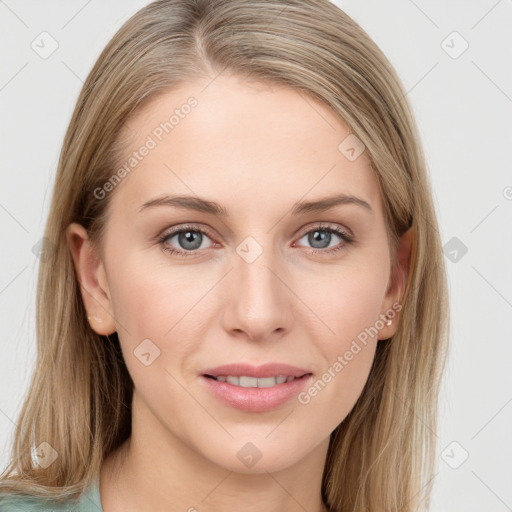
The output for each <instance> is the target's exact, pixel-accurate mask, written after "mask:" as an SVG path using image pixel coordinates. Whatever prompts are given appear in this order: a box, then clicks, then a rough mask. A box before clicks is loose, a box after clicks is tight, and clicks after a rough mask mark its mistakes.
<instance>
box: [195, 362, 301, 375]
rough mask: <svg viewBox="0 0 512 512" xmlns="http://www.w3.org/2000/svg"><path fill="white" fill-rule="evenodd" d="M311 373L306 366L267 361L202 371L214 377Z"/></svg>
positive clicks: (235, 364)
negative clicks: (254, 364)
mask: <svg viewBox="0 0 512 512" xmlns="http://www.w3.org/2000/svg"><path fill="white" fill-rule="evenodd" d="M309 373H311V372H310V371H309V370H306V369H304V368H298V367H296V366H290V365H289V364H283V363H266V364H263V365H261V366H253V365H251V364H247V363H234V364H225V365H222V366H217V367H215V368H209V369H207V370H204V371H203V372H202V374H203V375H211V376H212V377H218V376H219V375H226V376H230V375H231V376H235V377H240V376H242V375H245V376H247V377H277V376H278V375H285V376H286V377H302V376H303V375H306V374H309Z"/></svg>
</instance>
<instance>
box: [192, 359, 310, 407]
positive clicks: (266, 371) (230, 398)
mask: <svg viewBox="0 0 512 512" xmlns="http://www.w3.org/2000/svg"><path fill="white" fill-rule="evenodd" d="M208 375H211V376H215V377H217V376H219V375H226V376H227V375H233V376H240V375H246V376H248V377H274V376H277V375H286V376H288V377H290V376H293V377H295V379H294V380H292V381H291V382H284V383H283V384H277V385H275V386H272V387H269V388H244V387H241V386H235V385H233V384H229V383H228V382H220V381H217V380H215V379H212V378H211V377H208ZM312 379H313V375H312V373H311V372H308V370H306V369H301V368H297V367H295V366H290V365H286V364H279V363H269V364H265V365H263V366H258V367H255V366H252V365H248V364H245V363H239V364H230V365H224V366H218V367H216V368H212V369H209V370H205V372H204V374H202V375H200V380H201V382H203V383H204V385H205V386H206V387H207V389H208V390H209V391H210V392H211V393H212V394H213V395H214V396H215V397H217V398H218V399H219V400H221V401H222V402H223V403H224V404H226V405H228V406H230V407H233V408H235V409H240V410H242V411H247V412H263V411H269V410H272V409H275V408H277V407H279V406H281V405H283V404H284V403H286V402H287V401H288V400H290V399H291V398H293V397H295V396H297V395H298V394H299V393H300V392H301V390H302V389H303V388H304V387H305V386H306V385H308V384H309V383H310V382H311V381H312Z"/></svg>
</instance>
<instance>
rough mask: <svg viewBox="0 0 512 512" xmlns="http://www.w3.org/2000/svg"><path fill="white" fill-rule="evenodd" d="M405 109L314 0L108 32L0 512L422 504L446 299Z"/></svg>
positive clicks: (328, 9) (327, 8)
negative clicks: (33, 370)
mask: <svg viewBox="0 0 512 512" xmlns="http://www.w3.org/2000/svg"><path fill="white" fill-rule="evenodd" d="M405 94H406V93H405V91H404V90H403V87H402V85H401V83H400V81H399V79H398V77H397V75H396V73H395V72H394V70H393V68H392V67H391V65H390V64H389V62H388V60H387V59H386V58H385V56H384V55H383V54H382V52H381V51H380V50H379V48H378V47H377V46H376V45H375V43H373V42H372V40H371V39H370V38H369V36H368V35H367V34H366V33H365V32H364V31H363V30H362V29H361V28H360V27H359V26H358V25H357V24H356V23H355V22H354V21H353V20H352V19H350V18H349V17H348V16H347V15H346V14H345V13H344V12H343V11H341V10H340V9H339V8H337V7H336V6H335V5H333V4H331V3H329V2H326V1H323V0H309V1H303V0H292V1H286V2H282V1H277V0H262V1H260V0H258V1H257V2H254V1H248V0H229V1H226V0H214V1H211V0H208V1H207V0H195V1H192V0H189V1H184V0H180V1H169V0H165V1H163V0H160V1H157V2H154V3H152V4H149V5H148V6H146V7H144V8H143V9H141V10H140V11H139V12H137V13H136V14H135V15H134V16H133V17H132V18H131V19H130V20H128V21H127V22H126V23H125V24H124V26H123V27H122V28H121V29H120V30H119V31H118V33H117V34H116V35H115V36H114V38H113V39H112V41H111V42H110V43H109V44H108V45H107V47H106V48H105V50H104V51H103V52H102V54H101V55H100V57H99V59H98V61H97V62H96V64H95V66H94V68H93V70H92V71H91V73H90V75H89V77H88V78H87V80H86V82H85V84H84V87H83V90H82V92H81V94H80V97H79V99H78V102H77V106H76V108H75V111H74V114H73V117H72V119H71V122H70V126H69V128H68V131H67V134H66V137H65V140H64V145H63V149H62V153H61V157H60V161H59V166H58V170H57V176H56V181H55V188H54V194H53V199H52V204H51V209H50V212H49V217H48V220H47V226H46V231H45V240H46V243H47V247H46V249H47V250H48V251H49V258H48V259H47V262H46V263H42V264H41V267H40V275H39V287H38V311H37V332H38V361H37V368H36V371H35V373H34V376H33V381H32V383H31V387H30V390H29V394H28V397H27V400H26V402H25V404H24V407H23V409H22V411H21V414H20V418H19V421H18V428H17V430H16V432H15V434H16V437H15V442H14V447H13V453H12V458H11V461H10V464H9V466H8V468H7V469H6V471H5V472H4V475H3V476H2V479H1V480H0V491H1V492H0V505H1V506H2V507H3V508H2V510H18V509H23V510H28V509H29V507H34V508H33V509H34V510H44V509H45V508H44V507H47V508H48V509H55V507H56V506H57V504H58V505H59V506H61V507H62V510H71V509H73V507H76V506H77V505H78V507H79V508H78V509H79V510H103V511H105V512H115V511H117V510H134V511H138V510H190V511H192V510H213V511H215V510H234V509H238V508H240V507H241V506H243V507H244V509H249V510H259V511H261V510H265V511H268V512H271V511H274V510H275V511H277V510H280V511H295V510H309V511H326V510H329V511H343V512H345V511H361V510H365V511H377V510H379V511H382V510H394V511H395V510H400V511H416V510H419V509H420V508H422V507H428V503H429V493H430V489H431V485H432V477H433V471H434V454H435V426H436V411H437V396H438V390H439V385H440V379H441V375H442V369H443V365H444V358H445V353H446V344H447V332H448V313H447V310H448V301H447V285H446V277H445V270H444V262H443V256H442V250H441V242H440V236H439V232H438V229H437V219H436V214H435V209H434V207H433V202H432V194H431V189H430V184H429V181H428V177H427V171H426V164H425V160H424V156H423V153H422V150H421V143H420V140H419V137H418V133H417V130H416V126H415V122H414V118H413V115H412V113H411V109H410V107H409V105H408V103H407V100H406V97H405ZM20 495H23V496H20ZM57 502H59V503H57ZM9 507H11V508H9ZM16 507H18V508H16Z"/></svg>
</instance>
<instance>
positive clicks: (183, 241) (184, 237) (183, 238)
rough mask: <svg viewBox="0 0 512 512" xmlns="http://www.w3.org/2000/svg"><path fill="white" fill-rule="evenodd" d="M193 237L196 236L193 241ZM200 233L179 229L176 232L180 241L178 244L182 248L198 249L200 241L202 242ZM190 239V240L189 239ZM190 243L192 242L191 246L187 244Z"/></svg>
mask: <svg viewBox="0 0 512 512" xmlns="http://www.w3.org/2000/svg"><path fill="white" fill-rule="evenodd" d="M194 237H196V240H195V241H194ZM202 237H203V235H202V233H200V232H199V231H190V230H189V231H181V232H180V233H179V234H178V239H179V242H180V245H181V246H182V247H183V248H184V249H188V250H194V249H198V248H199V247H201V242H202ZM190 239H192V240H190ZM198 240H199V243H197V241H198ZM189 243H191V244H192V247H190V246H189V245H188V244H189Z"/></svg>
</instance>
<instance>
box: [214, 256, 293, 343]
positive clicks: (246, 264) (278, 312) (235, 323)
mask: <svg viewBox="0 0 512 512" xmlns="http://www.w3.org/2000/svg"><path fill="white" fill-rule="evenodd" d="M240 254H242V256H240V255H239V254H238V253H237V254H236V255H235V258H234V268H233V269H232V270H231V272H230V281H229V283H230V291H229V292H228V293H229V297H228V300H227V301H226V307H225V310H224V315H223V320H224V328H225V329H226V331H227V332H229V333H231V334H232V335H234V336H238V337H245V338H246V339H249V340H253V341H264V340H266V339H271V338H276V337H281V336H283V335H284V334H285V333H286V332H288V331H289V330H290V329H291V326H292V324H293V321H294V317H293V296H294V295H293V293H292V291H291V290H290V288H289V285H288V284H287V281H289V277H288V274H287V273H286V272H285V270H284V266H283V265H282V264H279V262H278V259H277V258H275V257H274V255H273V252H272V251H271V250H263V251H262V252H261V254H260V255H259V256H258V257H257V258H256V259H255V260H254V261H251V258H245V259H244V254H243V252H241V253H240Z"/></svg>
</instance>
